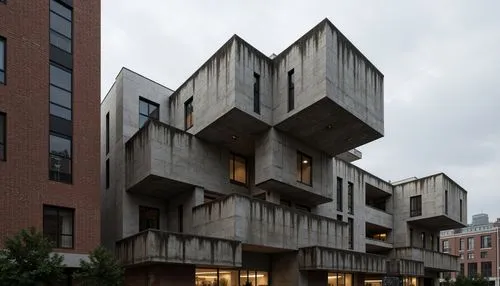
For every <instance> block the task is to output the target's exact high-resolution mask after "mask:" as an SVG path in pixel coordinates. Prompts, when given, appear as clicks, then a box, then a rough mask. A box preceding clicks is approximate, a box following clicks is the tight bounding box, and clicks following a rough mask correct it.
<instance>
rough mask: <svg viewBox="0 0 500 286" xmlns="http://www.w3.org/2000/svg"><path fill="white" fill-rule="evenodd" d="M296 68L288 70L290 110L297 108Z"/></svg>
mask: <svg viewBox="0 0 500 286" xmlns="http://www.w3.org/2000/svg"><path fill="white" fill-rule="evenodd" d="M294 78H295V77H294V70H293V69H292V70H290V71H289V72H288V111H289V112H290V111H292V110H293V109H294V108H295V83H294Z"/></svg>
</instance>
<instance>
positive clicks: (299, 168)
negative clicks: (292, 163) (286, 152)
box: [297, 151, 313, 187]
mask: <svg viewBox="0 0 500 286" xmlns="http://www.w3.org/2000/svg"><path fill="white" fill-rule="evenodd" d="M304 161H307V162H308V163H303V162H304ZM304 164H309V166H310V168H309V179H310V182H306V181H305V180H304V178H303V176H302V175H303V173H304V170H303V168H304V166H303V165H304ZM297 171H298V172H299V173H298V175H297V182H299V183H301V184H304V185H306V186H310V187H312V185H313V177H312V176H313V163H312V157H311V156H309V155H307V154H305V153H303V152H300V151H297Z"/></svg>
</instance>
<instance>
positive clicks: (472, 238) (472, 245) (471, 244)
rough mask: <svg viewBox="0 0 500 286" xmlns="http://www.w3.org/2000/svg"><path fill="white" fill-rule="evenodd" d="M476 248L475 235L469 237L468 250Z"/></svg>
mask: <svg viewBox="0 0 500 286" xmlns="http://www.w3.org/2000/svg"><path fill="white" fill-rule="evenodd" d="M473 249H474V237H469V238H467V250H473Z"/></svg>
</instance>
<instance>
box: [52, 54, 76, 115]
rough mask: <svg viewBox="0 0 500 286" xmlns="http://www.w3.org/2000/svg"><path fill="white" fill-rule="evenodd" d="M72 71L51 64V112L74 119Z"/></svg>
mask: <svg viewBox="0 0 500 286" xmlns="http://www.w3.org/2000/svg"><path fill="white" fill-rule="evenodd" d="M72 77H73V75H72V72H71V71H70V70H67V69H65V68H62V67H59V66H56V65H55V64H52V63H51V64H50V114H51V115H53V116H57V117H60V118H62V119H65V120H68V121H71V120H72V112H71V109H72V86H73V83H72Z"/></svg>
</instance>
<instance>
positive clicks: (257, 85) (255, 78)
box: [253, 73, 260, 114]
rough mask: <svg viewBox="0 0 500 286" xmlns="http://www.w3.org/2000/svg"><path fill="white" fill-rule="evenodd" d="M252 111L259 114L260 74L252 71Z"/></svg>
mask: <svg viewBox="0 0 500 286" xmlns="http://www.w3.org/2000/svg"><path fill="white" fill-rule="evenodd" d="M253 112H255V113H257V114H260V75H259V74H258V73H253Z"/></svg>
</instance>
